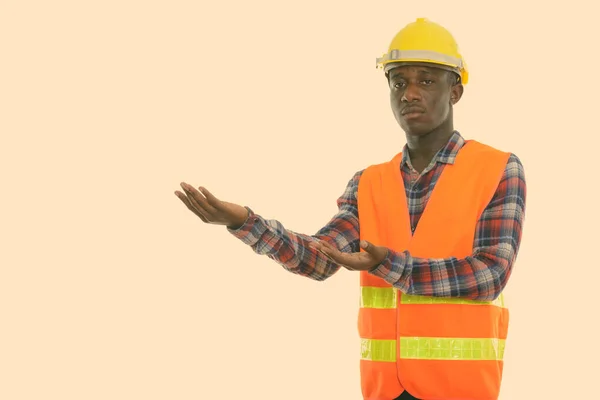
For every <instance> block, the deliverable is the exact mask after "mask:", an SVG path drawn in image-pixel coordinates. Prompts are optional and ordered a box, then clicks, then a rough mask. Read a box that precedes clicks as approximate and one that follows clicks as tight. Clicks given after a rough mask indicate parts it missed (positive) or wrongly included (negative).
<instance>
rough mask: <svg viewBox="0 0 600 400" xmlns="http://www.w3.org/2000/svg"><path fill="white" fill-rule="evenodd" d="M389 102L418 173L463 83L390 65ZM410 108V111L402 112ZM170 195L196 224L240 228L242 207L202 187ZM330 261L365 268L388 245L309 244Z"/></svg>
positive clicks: (447, 123)
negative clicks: (346, 249)
mask: <svg viewBox="0 0 600 400" xmlns="http://www.w3.org/2000/svg"><path fill="white" fill-rule="evenodd" d="M387 79H388V84H389V88H390V104H391V106H392V112H393V113H394V116H395V117H396V120H397V121H398V124H399V125H400V127H401V128H402V129H403V130H404V132H405V133H406V140H407V144H408V152H409V155H410V160H411V163H412V165H413V167H414V168H415V169H416V170H417V171H419V172H421V171H423V169H425V167H427V165H429V162H430V161H431V159H432V158H433V156H434V155H435V153H437V151H438V150H439V149H440V148H442V147H443V146H444V145H445V144H446V143H447V142H448V140H449V139H450V136H451V135H452V133H453V131H454V125H453V119H452V106H453V105H454V104H456V103H457V102H458V101H459V100H460V98H461V97H462V94H463V86H462V84H461V83H460V82H458V80H457V76H456V75H455V74H454V73H453V72H449V71H447V70H445V69H440V68H437V67H432V66H431V65H426V64H407V65H402V66H399V67H396V68H394V69H392V70H391V71H390V72H389V74H388V76H387ZM410 109H412V111H414V112H412V113H407V111H409V110H410ZM181 188H182V189H183V192H181V191H175V195H176V196H177V197H178V198H179V199H180V200H181V201H182V202H183V204H184V205H185V206H186V207H187V208H188V209H189V210H190V211H191V212H192V213H193V214H195V215H196V216H197V217H198V218H199V219H200V220H201V221H202V222H204V223H207V224H212V225H221V226H227V227H228V228H231V229H237V228H239V227H241V226H242V225H243V224H244V223H245V221H246V220H247V218H248V210H247V209H246V208H245V207H242V206H241V205H238V204H234V203H229V202H226V201H223V200H220V199H218V198H217V197H216V196H214V195H213V194H212V193H210V192H209V191H208V190H207V189H206V188H204V187H198V188H194V187H193V186H191V185H189V184H187V183H185V182H182V183H181ZM311 246H313V247H314V248H316V249H317V250H319V251H320V252H321V254H323V255H324V256H325V257H327V258H328V259H329V260H331V261H332V262H334V263H336V264H338V265H340V266H342V267H344V268H346V269H348V270H352V271H368V270H371V269H373V268H375V267H376V266H378V265H379V264H381V262H383V260H385V258H386V257H387V254H388V249H387V248H386V247H382V246H376V245H374V244H372V243H369V242H367V241H364V240H363V241H361V243H360V247H361V249H362V250H363V251H359V252H356V253H342V252H341V251H339V250H338V249H337V248H336V247H334V246H333V245H331V244H329V243H327V242H325V241H322V240H321V241H315V242H313V243H312V244H311Z"/></svg>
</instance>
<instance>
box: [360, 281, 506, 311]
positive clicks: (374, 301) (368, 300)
mask: <svg viewBox="0 0 600 400" xmlns="http://www.w3.org/2000/svg"><path fill="white" fill-rule="evenodd" d="M400 303H402V304H465V305H474V306H477V305H492V306H497V307H502V308H504V307H505V304H504V294H503V293H501V294H500V296H499V297H498V298H497V299H496V300H494V301H476V300H467V299H460V298H456V297H433V296H413V295H407V294H401V296H400ZM397 304H398V290H397V289H394V288H393V287H383V288H382V287H373V286H361V288H360V307H363V308H396V305H397Z"/></svg>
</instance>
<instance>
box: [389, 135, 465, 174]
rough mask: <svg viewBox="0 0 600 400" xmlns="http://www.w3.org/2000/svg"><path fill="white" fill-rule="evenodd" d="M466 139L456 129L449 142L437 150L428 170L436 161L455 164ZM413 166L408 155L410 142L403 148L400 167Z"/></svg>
mask: <svg viewBox="0 0 600 400" xmlns="http://www.w3.org/2000/svg"><path fill="white" fill-rule="evenodd" d="M464 144H465V139H464V138H463V137H462V136H461V134H460V133H459V132H458V131H454V133H453V134H452V136H451V137H450V139H449V140H448V143H446V145H445V146H444V147H443V148H441V149H440V151H438V152H437V154H436V155H435V157H433V159H432V160H431V163H430V164H429V166H428V167H427V168H426V169H427V170H428V169H430V168H431V166H433V165H435V164H436V163H440V164H454V161H455V160H456V156H457V155H458V152H459V150H460V149H461V148H462V147H463V146H464ZM405 166H408V167H410V166H411V163H410V156H409V155H408V144H405V145H404V148H403V149H402V159H401V160H400V167H405Z"/></svg>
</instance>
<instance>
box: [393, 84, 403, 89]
mask: <svg viewBox="0 0 600 400" xmlns="http://www.w3.org/2000/svg"><path fill="white" fill-rule="evenodd" d="M394 87H395V88H396V89H400V88H403V87H404V83H402V82H396V83H394Z"/></svg>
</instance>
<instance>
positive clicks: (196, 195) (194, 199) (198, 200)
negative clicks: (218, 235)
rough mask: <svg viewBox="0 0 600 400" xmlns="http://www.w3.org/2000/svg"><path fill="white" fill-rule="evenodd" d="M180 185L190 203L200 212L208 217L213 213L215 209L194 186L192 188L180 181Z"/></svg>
mask: <svg viewBox="0 0 600 400" xmlns="http://www.w3.org/2000/svg"><path fill="white" fill-rule="evenodd" d="M181 187H182V188H183V190H184V191H185V192H186V193H187V195H188V198H189V199H190V202H191V203H192V205H193V206H194V207H196V208H198V210H199V211H201V212H202V214H204V215H205V216H206V217H207V218H209V219H210V216H213V215H215V213H216V212H217V210H216V209H215V208H214V207H212V206H211V205H210V204H208V202H207V201H206V198H205V197H204V195H203V194H202V193H200V192H199V191H198V190H197V189H196V188H194V187H193V186H191V185H188V184H187V183H182V184H181Z"/></svg>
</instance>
